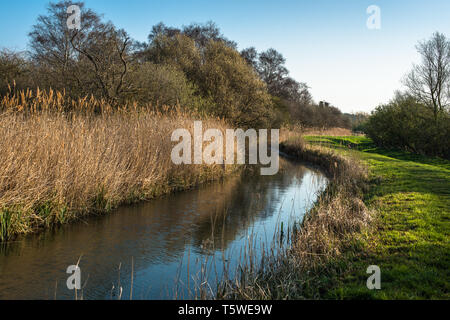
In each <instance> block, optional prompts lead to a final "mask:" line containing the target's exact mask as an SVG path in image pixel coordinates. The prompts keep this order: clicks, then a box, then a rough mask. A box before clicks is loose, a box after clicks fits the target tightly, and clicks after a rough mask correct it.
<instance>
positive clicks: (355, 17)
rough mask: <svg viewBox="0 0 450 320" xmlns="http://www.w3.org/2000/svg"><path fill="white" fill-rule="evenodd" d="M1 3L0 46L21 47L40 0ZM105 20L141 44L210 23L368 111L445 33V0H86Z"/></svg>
mask: <svg viewBox="0 0 450 320" xmlns="http://www.w3.org/2000/svg"><path fill="white" fill-rule="evenodd" d="M0 1H1V10H0V30H1V32H0V47H7V48H13V49H19V50H22V49H26V46H27V33H28V32H29V31H30V30H31V27H32V25H33V24H34V23H35V21H36V17H37V16H38V15H39V14H43V13H45V12H46V5H47V3H48V2H49V1H48V0H28V1H25V0H16V1H6V0H0ZM85 2H86V5H87V6H88V7H89V8H92V9H94V10H95V11H97V12H99V13H103V14H104V17H105V19H107V20H111V21H112V22H114V23H115V24H116V25H117V26H119V27H122V28H124V29H126V30H127V31H128V32H129V33H130V34H131V36H132V37H134V38H135V39H137V40H140V41H144V40H145V39H146V38H147V35H148V33H149V30H150V29H151V26H152V25H154V24H156V23H158V22H160V21H163V22H164V23H166V24H167V25H170V26H182V25H186V24H189V23H191V22H206V21H208V20H212V21H214V22H216V23H217V24H218V26H219V27H220V28H221V30H222V32H223V33H224V34H225V36H227V37H228V38H229V39H231V40H234V41H236V42H237V43H238V44H239V48H240V49H242V48H245V47H249V46H254V47H256V48H257V49H258V50H259V51H261V50H266V49H268V48H270V47H273V48H275V49H277V50H278V51H280V52H281V53H283V55H284V56H285V57H286V59H287V67H288V68H289V70H290V71H291V75H292V76H293V77H294V78H295V79H296V80H298V81H302V82H306V83H308V85H309V86H310V87H311V92H312V94H313V96H314V99H315V100H316V101H319V100H326V101H329V102H331V103H333V104H334V105H336V106H337V107H339V108H341V109H342V110H343V111H345V112H352V111H370V110H372V109H373V108H374V107H376V106H377V105H378V104H379V103H383V102H386V101H387V100H389V99H390V98H391V97H392V95H393V92H394V91H395V90H396V89H401V88H402V86H401V82H400V80H401V78H402V77H403V76H404V74H405V73H406V72H407V71H408V70H409V69H410V66H411V64H412V63H413V62H414V61H418V56H417V54H416V51H415V45H416V43H417V41H419V40H423V39H426V38H428V37H430V36H431V34H432V33H433V32H434V31H440V32H443V33H444V34H446V35H447V36H448V37H450V1H449V0H428V1H419V0H408V1H407V0H395V1H394V0H384V1H377V0H369V1H366V0H359V1H356V0H354V1H351V0H347V1H344V0H342V1H337V0H316V1H300V0H277V1H275V0H271V1H269V0H182V1H181V0H178V1H177V0H86V1H85ZM370 5H377V6H379V7H380V8H381V29H380V30H369V29H368V28H367V27H366V21H367V19H368V17H369V15H368V14H367V13H366V9H367V7H369V6H370Z"/></svg>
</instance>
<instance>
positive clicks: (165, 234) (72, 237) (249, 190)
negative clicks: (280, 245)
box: [0, 159, 327, 300]
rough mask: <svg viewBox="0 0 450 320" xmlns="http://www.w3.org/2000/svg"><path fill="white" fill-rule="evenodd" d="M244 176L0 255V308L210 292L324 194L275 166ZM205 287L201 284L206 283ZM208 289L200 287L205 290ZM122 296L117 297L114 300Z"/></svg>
mask: <svg viewBox="0 0 450 320" xmlns="http://www.w3.org/2000/svg"><path fill="white" fill-rule="evenodd" d="M255 172H256V173H244V174H242V175H240V176H236V177H232V178H228V179H226V180H225V181H221V182H216V183H213V184H209V185H205V186H202V187H201V188H199V189H196V190H192V191H188V192H182V193H177V194H172V195H169V196H166V197H164V198H161V199H157V200H153V201H150V202H147V203H143V204H139V205H135V206H129V207H123V208H120V209H118V210H116V211H115V212H114V213H112V214H109V215H105V216H100V217H92V218H88V219H86V220H84V221H80V222H77V223H74V224H71V225H67V226H63V227H60V228H58V229H57V230H52V231H47V232H44V233H41V234H39V235H33V236H28V237H25V238H22V239H19V240H18V241H16V242H14V243H10V244H8V246H6V247H0V299H74V298H75V292H74V291H70V290H68V288H67V285H66V281H67V279H68V277H69V276H70V274H66V270H67V268H68V266H70V265H75V264H77V262H78V260H79V259H80V263H79V266H80V269H81V282H82V290H81V291H77V293H76V298H77V299H118V298H119V296H120V298H121V299H124V300H127V299H130V296H132V297H131V298H132V299H133V300H138V299H174V298H177V299H183V298H186V299H188V298H192V297H193V295H195V294H196V289H198V288H201V287H202V288H203V289H204V290H206V291H208V292H214V289H215V284H216V283H217V280H218V279H222V277H223V276H224V275H228V277H232V276H233V274H234V272H235V270H236V268H237V266H238V265H239V264H240V263H241V264H242V263H245V261H247V258H246V257H247V256H248V254H249V252H252V253H253V256H254V257H255V258H256V260H259V259H260V258H261V257H262V252H264V251H267V250H269V249H270V248H276V247H277V246H276V245H274V244H276V243H277V242H279V240H280V234H281V228H283V231H284V232H285V231H286V229H287V228H289V227H291V228H292V226H293V224H294V223H299V222H301V220H302V218H303V216H304V214H305V212H307V211H308V210H309V209H310V208H311V206H312V205H313V204H314V202H315V200H316V199H317V196H318V194H319V193H320V192H321V191H322V190H323V189H324V188H325V187H326V184H327V179H326V178H325V177H324V176H323V175H322V174H321V173H320V172H319V171H317V170H315V169H313V168H310V167H306V166H304V165H302V164H299V163H296V162H291V161H290V160H286V159H281V160H280V172H279V173H278V174H277V175H275V176H260V175H259V170H255ZM205 280H208V281H205ZM207 283H208V284H207ZM120 292H121V293H120Z"/></svg>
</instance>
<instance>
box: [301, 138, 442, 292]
mask: <svg viewBox="0 0 450 320" xmlns="http://www.w3.org/2000/svg"><path fill="white" fill-rule="evenodd" d="M306 139H307V140H308V141H309V142H310V143H311V144H314V145H317V144H319V145H323V146H327V147H330V148H334V149H336V150H338V152H343V153H344V154H345V155H346V156H350V157H356V158H359V159H361V160H362V161H363V162H364V163H365V164H366V165H367V166H368V167H369V172H370V192H368V193H367V194H366V195H365V196H364V202H365V203H366V204H367V205H368V206H369V207H372V208H374V209H376V210H377V215H376V220H375V222H374V227H375V228H374V230H373V232H372V233H370V236H369V237H368V238H367V239H366V240H365V241H364V242H362V247H361V248H360V250H359V251H357V252H344V255H343V261H346V265H347V266H348V268H346V270H345V271H344V272H342V273H341V274H339V276H337V277H336V278H335V279H334V280H333V281H330V283H329V288H328V290H327V292H326V294H325V295H324V298H377V299H430V298H435V299H449V298H450V295H449V292H450V285H449V282H448V279H450V272H449V269H450V241H449V240H450V161H448V160H443V159H439V158H430V157H425V156H420V155H415V154H411V153H406V152H401V151H391V150H383V149H380V148H377V147H375V146H374V145H373V144H372V142H371V141H370V140H369V139H367V138H364V137H306ZM355 254H356V255H355ZM372 264H374V265H378V266H379V267H380V268H381V273H382V290H377V291H369V290H367V288H365V285H364V284H365V281H366V279H367V277H368V275H367V274H366V269H367V267H368V266H369V265H372Z"/></svg>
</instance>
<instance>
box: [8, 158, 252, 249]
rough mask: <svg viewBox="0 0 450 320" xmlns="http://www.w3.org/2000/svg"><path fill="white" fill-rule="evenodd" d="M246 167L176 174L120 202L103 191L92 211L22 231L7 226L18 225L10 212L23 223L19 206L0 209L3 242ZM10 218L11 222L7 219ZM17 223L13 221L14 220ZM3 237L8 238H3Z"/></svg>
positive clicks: (54, 206)
mask: <svg viewBox="0 0 450 320" xmlns="http://www.w3.org/2000/svg"><path fill="white" fill-rule="evenodd" d="M244 170H245V168H244V167H243V166H237V165H229V166H227V167H226V169H225V170H223V169H222V170H216V166H211V167H209V168H206V170H203V171H202V172H201V173H200V174H199V175H198V176H197V177H196V179H195V181H193V182H192V181H190V182H189V183H183V184H180V183H179V181H171V179H174V180H176V179H177V177H176V176H174V177H168V178H167V179H166V180H164V181H160V182H159V183H155V184H154V185H153V186H152V187H150V188H148V189H147V190H140V191H139V192H136V191H133V190H130V192H129V194H128V195H126V196H124V197H123V199H121V200H120V201H117V202H114V203H113V202H109V201H108V200H107V199H105V198H104V195H103V194H102V191H100V192H99V194H98V195H97V196H96V197H95V201H96V207H95V208H93V209H90V210H79V211H74V212H71V214H70V215H69V218H67V219H66V220H65V221H64V222H61V221H45V222H43V223H41V224H37V225H34V226H32V227H31V228H30V229H22V230H23V231H22V232H17V231H14V232H9V230H8V229H12V230H17V228H15V227H16V226H15V225H13V224H12V223H11V220H12V219H11V217H9V218H8V217H5V216H7V215H8V214H10V215H11V216H14V215H15V220H16V223H23V221H20V217H21V216H22V212H21V208H20V206H16V207H14V208H0V209H1V210H0V225H1V228H0V229H1V230H0V236H1V237H0V244H2V245H7V244H8V242H13V241H15V240H17V238H19V237H21V236H27V235H35V234H39V233H41V232H44V231H46V230H51V229H52V228H55V227H59V226H62V225H67V224H70V223H75V222H77V221H80V220H82V219H84V218H88V217H92V216H101V215H106V214H109V213H111V212H113V211H114V210H117V209H118V208H120V207H121V206H129V205H133V204H138V203H142V202H147V201H151V200H154V199H158V198H161V197H164V196H167V195H169V194H175V193H178V192H185V191H189V190H193V189H195V188H198V187H200V186H202V185H207V184H209V183H213V182H217V181H222V180H224V179H227V178H229V177H232V176H234V175H239V174H241V173H242V172H243V171H244ZM44 209H46V210H58V211H59V210H64V205H63V206H62V207H61V205H60V204H57V203H51V202H47V207H46V208H44ZM8 220H9V221H8ZM13 223H14V222H13ZM2 239H6V240H4V241H2Z"/></svg>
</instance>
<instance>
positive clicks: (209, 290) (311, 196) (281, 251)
mask: <svg viewBox="0 0 450 320" xmlns="http://www.w3.org/2000/svg"><path fill="white" fill-rule="evenodd" d="M286 165H287V166H292V164H290V163H286ZM294 166H295V165H294ZM298 167H299V168H303V167H300V166H298ZM301 170H304V169H301ZM289 171H290V172H293V171H294V170H292V168H290V169H289ZM303 175H304V172H301V174H300V175H299V176H303ZM320 176H321V175H317V177H320ZM314 177H316V176H315V175H313V176H312V177H310V178H311V184H313V185H314V187H313V186H311V187H310V188H309V189H308V190H310V192H309V193H308V194H305V195H304V197H305V198H306V199H308V201H315V200H316V199H317V197H318V196H319V193H320V192H321V191H323V189H321V188H320V187H319V186H324V180H323V176H322V179H321V178H314ZM280 178H282V175H280ZM290 178H292V177H290ZM291 183H292V181H291ZM277 196H279V195H277ZM293 197H294V198H293V199H292V202H290V203H279V209H278V212H277V213H275V216H276V226H275V227H274V228H273V229H274V230H275V232H273V233H272V232H271V233H270V234H269V233H267V232H266V230H264V233H263V234H261V233H259V234H257V233H256V232H255V229H254V228H250V229H249V231H248V233H247V234H246V237H245V239H246V240H245V243H244V244H243V245H242V246H241V247H240V248H239V250H238V253H239V254H238V256H237V258H236V257H233V256H232V255H233V254H234V252H229V253H228V255H227V254H226V253H225V252H226V251H225V250H220V252H221V254H220V255H214V254H213V253H214V252H215V251H216V249H217V248H216V247H215V243H217V241H222V242H223V241H226V240H225V239H223V238H222V239H220V240H219V239H217V237H214V234H211V236H210V237H209V238H208V241H205V242H206V243H208V244H209V246H210V247H209V248H207V249H206V250H205V255H204V260H202V261H201V268H198V269H197V270H198V271H197V272H196V273H195V274H189V269H190V268H191V269H192V267H191V266H190V265H189V264H190V263H191V262H190V260H188V266H187V269H188V277H189V278H191V279H192V282H193V286H189V284H188V285H187V286H186V284H185V283H184V282H183V281H182V280H181V278H180V276H181V272H179V273H178V278H177V281H176V283H177V286H176V289H175V293H174V296H175V298H181V299H185V298H188V299H216V298H223V297H226V296H227V295H229V293H230V290H232V289H233V288H235V287H236V286H244V287H245V286H247V285H249V284H250V283H251V282H252V281H254V277H255V275H257V274H262V273H263V272H264V270H266V269H267V268H270V267H271V264H272V261H273V260H274V259H276V258H278V257H280V256H284V255H287V252H288V250H290V246H291V245H292V241H295V240H296V239H297V235H298V232H299V230H300V228H301V223H302V215H301V214H302V213H303V214H304V213H305V211H306V210H307V209H310V208H311V207H312V206H313V203H312V202H309V203H308V204H305V205H304V206H303V207H302V208H297V210H295V209H296V208H295V206H296V205H297V204H298V203H297V202H296V201H295V200H296V199H295V198H296V194H294V196H293ZM261 198H263V199H268V202H269V203H270V201H271V200H272V201H274V200H278V199H279V198H276V199H270V197H267V195H263V196H262V197H261V195H258V197H257V199H258V200H261ZM283 199H284V198H283ZM284 200H286V199H284ZM250 202H251V201H250ZM265 205H266V206H268V207H270V205H269V204H267V203H266V204H265ZM289 205H290V209H289V208H283V206H289ZM286 212H288V213H287V214H286ZM226 215H227V212H224V213H223V214H221V215H220V216H221V217H222V218H223V217H225V216H226ZM249 218H250V219H252V218H253V219H254V217H249ZM211 220H212V221H211V229H210V230H212V232H213V230H216V227H215V223H216V222H217V221H219V220H218V219H213V218H211ZM253 222H254V221H253ZM224 229H225V227H223V226H221V228H220V229H219V230H222V235H223V234H225V232H224ZM210 239H215V242H214V241H211V240H210ZM222 248H224V247H223V246H222ZM208 249H209V250H210V252H211V253H210V254H207V253H208ZM181 267H182V266H180V268H181ZM218 269H220V270H221V272H218V271H217V270H218ZM233 290H234V289H233ZM186 292H187V296H186Z"/></svg>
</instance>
